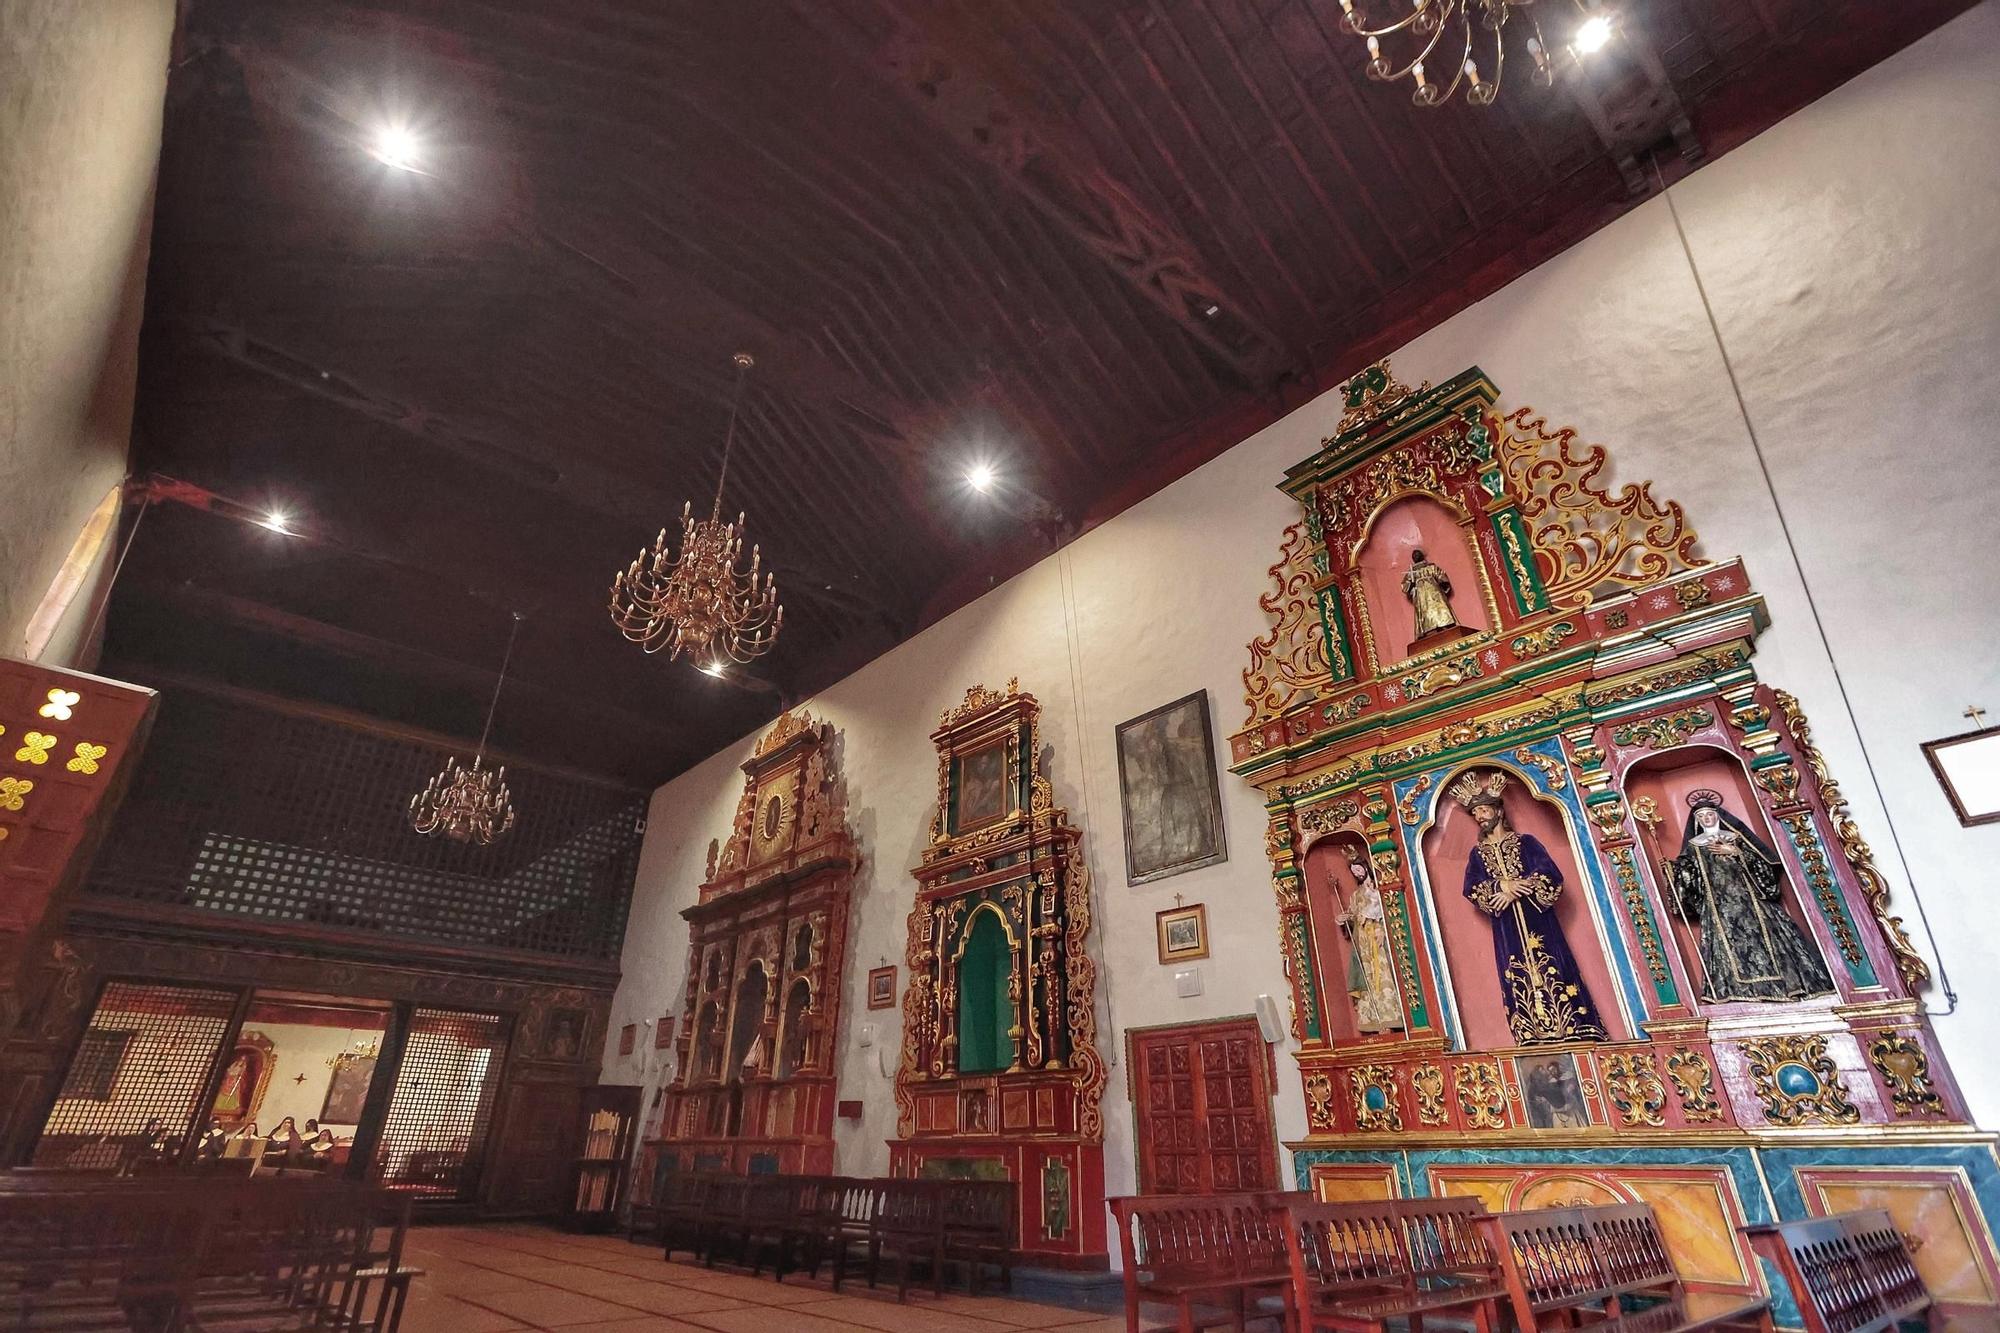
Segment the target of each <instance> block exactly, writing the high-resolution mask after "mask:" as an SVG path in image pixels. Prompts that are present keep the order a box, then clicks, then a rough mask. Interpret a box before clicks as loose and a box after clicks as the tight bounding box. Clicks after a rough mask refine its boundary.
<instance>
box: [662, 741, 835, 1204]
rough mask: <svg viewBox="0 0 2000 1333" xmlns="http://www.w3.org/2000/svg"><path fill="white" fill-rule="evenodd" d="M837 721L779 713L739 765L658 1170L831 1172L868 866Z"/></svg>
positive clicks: (692, 978) (712, 868)
mask: <svg viewBox="0 0 2000 1333" xmlns="http://www.w3.org/2000/svg"><path fill="white" fill-rule="evenodd" d="M836 745H837V740H836V737H835V734H834V732H833V729H832V728H831V727H829V726H827V725H826V724H824V723H821V722H817V721H815V720H813V719H812V718H811V717H810V716H808V715H807V714H804V713H785V714H783V715H782V716H780V717H779V718H778V720H777V722H776V723H774V724H773V725H772V727H771V730H770V731H769V732H767V733H766V734H765V735H764V737H763V738H762V739H761V740H759V741H758V742H757V746H756V748H755V750H754V751H753V752H752V754H751V756H750V758H749V759H748V760H747V761H746V762H745V763H744V765H743V773H744V784H743V795H742V797H741V799H740V800H739V801H738V802H737V806H736V818H735V820H734V822H733V823H732V825H731V827H730V831H729V836H728V838H727V839H726V840H724V841H722V842H720V843H711V844H710V846H709V861H708V868H707V873H706V875H705V877H704V882H703V884H702V886H701V891H700V895H699V897H698V899H697V901H696V902H695V904H694V906H692V907H689V908H687V909H686V910H685V911H684V912H682V913H681V915H682V916H683V917H684V918H686V920H687V922H688V925H689V930H690V936H691V942H690V944H689V948H688V978H687V994H686V996H685V999H684V1001H683V1004H682V1012H681V1019H680V1025H679V1033H678V1035H677V1037H676V1055H677V1057H678V1063H677V1065H676V1072H675V1075H674V1079H673V1082H672V1083H671V1084H670V1085H669V1086H668V1088H667V1089H666V1091H665V1094H664V1097H663V1109H662V1113H661V1116H660V1121H659V1136H658V1137H657V1138H656V1139H654V1140H651V1141H650V1142H648V1143H647V1145H646V1151H647V1154H648V1158H649V1160H648V1161H647V1162H646V1163H644V1164H642V1175H643V1176H645V1177H646V1178H650V1176H651V1173H652V1170H653V1169H654V1167H655V1164H657V1163H658V1162H660V1160H661V1159H662V1157H665V1158H671V1159H672V1160H673V1162H674V1163H675V1164H676V1165H678V1166H679V1167H680V1168H681V1169H683V1170H688V1169H706V1170H730V1171H738V1172H741V1171H783V1172H790V1173H797V1172H804V1173H808V1174H827V1173H830V1172H832V1170H833V1117H834V1110H835V1101H834V1099H835V1086H834V1078H835V1069H836V1063H837V1062H836V1056H837V1051H836V1050H835V1037H836V1034H837V1033H838V1032H839V1028H840V1001H841V990H842V986H843V984H844V981H845V977H846V966H845V960H846V956H847V922H848V899H849V896H850V894H851V892H852V889H853V884H854V871H855V868H856V866H857V864H858V862H859V853H858V852H857V850H856V847H855V842H854V836H853V834H852V833H851V832H850V831H849V830H848V827H847V799H846V791H845V787H844V785H843V784H842V782H841V781H840V778H839V776H838V773H837V772H836V768H835V762H834V751H835V748H836Z"/></svg>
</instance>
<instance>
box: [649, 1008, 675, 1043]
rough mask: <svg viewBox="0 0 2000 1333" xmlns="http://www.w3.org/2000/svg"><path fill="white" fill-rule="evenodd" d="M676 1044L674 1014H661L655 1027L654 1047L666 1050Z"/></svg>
mask: <svg viewBox="0 0 2000 1333" xmlns="http://www.w3.org/2000/svg"><path fill="white" fill-rule="evenodd" d="M673 1044H674V1016H673V1015H672V1014H661V1015H660V1021H659V1024H658V1026H656V1027H655V1028H654V1029H653V1049H654V1050H656V1051H664V1050H666V1049H667V1048H668V1047H669V1046H672V1045H673Z"/></svg>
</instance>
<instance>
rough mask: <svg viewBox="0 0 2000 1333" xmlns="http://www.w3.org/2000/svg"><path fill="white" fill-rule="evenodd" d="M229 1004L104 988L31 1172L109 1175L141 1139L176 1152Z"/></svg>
mask: <svg viewBox="0 0 2000 1333" xmlns="http://www.w3.org/2000/svg"><path fill="white" fill-rule="evenodd" d="M236 998H237V997H236V992H234V991H227V990H205V989H202V988H200V987H195V986H170V985H163V984H157V983H143V982H127V981H113V982H110V983H108V984H107V985H106V986H105V987H104V990H103V993H102V994H100V995H99V996H98V999H97V1010H96V1012H94V1013H93V1014H92V1015H91V1017H90V1027H89V1029H88V1031H87V1032H86V1034H85V1036H84V1040H83V1043H82V1045H81V1046H80V1047H79V1048H78V1049H77V1054H76V1058H75V1059H74V1060H73V1061H71V1063H70V1068H69V1074H68V1077H67V1078H65V1079H64V1081H63V1087H62V1091H61V1092H60V1093H59V1094H58V1095H57V1097H56V1104H55V1106H54V1108H53V1109H51V1110H50V1112H49V1118H48V1122H47V1123H46V1124H45V1125H44V1126H43V1127H42V1137H41V1141H40V1143H38V1144H37V1145H36V1148H35V1165H36V1166H68V1167H76V1168H79V1169H100V1170H108V1169H112V1168H115V1167H117V1166H119V1165H120V1164H121V1162H123V1161H126V1160H128V1159H129V1158H130V1157H131V1156H133V1155H135V1154H138V1153H140V1152H141V1151H142V1147H141V1141H142V1140H143V1139H145V1138H148V1137H151V1138H153V1139H155V1140H156V1141H161V1140H164V1141H170V1142H171V1145H172V1148H173V1149H178V1147H179V1145H180V1144H181V1143H183V1142H185V1141H186V1139H187V1134H188V1131H189V1129H190V1127H191V1126H192V1125H193V1124H194V1118H195V1116H196V1115H197V1114H198V1113H199V1112H200V1111H201V1110H202V1109H203V1108H202V1107H201V1105H200V1102H201V1099H202V1094H203V1093H205V1092H206V1091H207V1090H208V1079H209V1075H210V1074H211V1073H212V1072H213V1071H214V1069H215V1059H216V1056H217V1054H219V1053H220V1051H221V1049H222V1039H223V1037H224V1036H225V1035H226V1034H227V1033H228V1031H229V1019H230V1015H231V1014H232V1013H233V1012H234V1010H235V1008H236ZM155 1119H157V1120H158V1121H159V1122H160V1124H159V1126H158V1127H157V1130H156V1131H155V1133H154V1134H153V1135H150V1136H149V1135H148V1134H147V1126H148V1125H149V1124H150V1122H152V1121H153V1120H155ZM167 1155H169V1156H170V1155H171V1152H169V1153H168V1154H167Z"/></svg>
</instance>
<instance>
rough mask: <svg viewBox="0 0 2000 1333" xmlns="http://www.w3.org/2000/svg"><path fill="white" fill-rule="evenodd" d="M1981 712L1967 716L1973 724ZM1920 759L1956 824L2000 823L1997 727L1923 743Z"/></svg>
mask: <svg viewBox="0 0 2000 1333" xmlns="http://www.w3.org/2000/svg"><path fill="white" fill-rule="evenodd" d="M1981 711H1982V710H1979V709H1968V710H1967V715H1968V716H1970V717H1972V718H1973V720H1974V721H1977V720H1979V714H1980V712H1981ZM1924 758H1926V759H1928V760H1930V761H1931V772H1933V773H1935V774H1937V780H1938V785H1939V786H1941V787H1943V788H1944V796H1945V799H1946V800H1947V801H1950V802H1951V810H1952V813H1953V814H1955V815H1957V816H1958V822H1959V823H1960V824H1962V825H1963V826H1965V827H1966V828H1971V827H1972V826H1973V825H1975V824H2000V727H1987V728H1984V729H1983V730H1980V731H1968V732H1966V733H1965V734H1964V735H1962V736H1947V737H1946V738H1945V739H1943V740H1941V741H1925V742H1924Z"/></svg>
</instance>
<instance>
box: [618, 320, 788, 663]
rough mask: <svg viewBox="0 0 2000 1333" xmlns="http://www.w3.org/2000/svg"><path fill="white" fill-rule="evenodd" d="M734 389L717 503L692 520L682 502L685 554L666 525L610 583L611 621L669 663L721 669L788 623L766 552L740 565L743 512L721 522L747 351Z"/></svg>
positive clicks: (761, 647)
mask: <svg viewBox="0 0 2000 1333" xmlns="http://www.w3.org/2000/svg"><path fill="white" fill-rule="evenodd" d="M732 359H733V361H734V362H735V365H736V391H735V393H734V395H733V396H732V397H731V399H730V402H729V433H728V434H727V435H725V436H724V437H723V441H722V471H721V473H720V474H719V475H718V476H717V477H716V479H715V503H714V505H713V506H711V507H710V509H709V512H708V517H707V518H705V519H699V520H697V519H696V518H695V517H694V502H693V501H691V500H690V501H689V502H687V503H686V504H684V505H682V506H681V543H680V554H679V555H678V556H676V555H675V554H673V552H672V550H671V548H669V547H668V545H667V530H666V529H665V528H661V529H660V535H659V537H658V538H657V539H655V540H654V542H653V549H652V552H651V554H650V555H649V554H648V553H647V552H646V550H645V548H643V547H642V548H640V551H639V558H638V559H636V560H634V561H633V562H632V563H631V564H630V565H628V566H627V567H626V568H624V569H621V570H619V571H618V574H617V576H616V577H615V578H613V579H612V581H611V621H612V623H613V624H615V625H616V626H618V632H619V633H620V634H623V635H624V636H625V637H626V638H628V639H630V640H631V641H632V642H634V643H636V644H638V645H639V646H640V647H642V648H644V649H645V650H646V651H647V652H649V653H657V652H659V651H661V650H662V649H665V650H666V654H667V658H668V660H670V661H671V660H672V659H674V658H676V657H679V656H680V655H681V654H682V653H687V654H688V655H690V656H691V657H694V658H696V659H697V660H698V661H699V662H700V664H701V667H702V670H704V671H707V672H709V673H711V674H715V673H719V672H720V671H721V670H722V665H723V661H724V659H725V658H726V659H728V660H730V661H735V662H748V661H750V660H751V659H752V658H754V657H757V656H759V655H761V654H762V653H764V652H766V651H768V650H769V648H770V647H771V645H772V644H773V643H775V642H777V639H778V631H779V630H780V629H782V628H783V627H784V624H785V608H784V607H782V606H780V605H779V604H778V588H777V577H776V576H775V575H772V574H763V577H762V582H761V585H760V583H759V578H758V576H759V574H760V573H762V565H763V554H762V552H761V551H760V550H759V549H758V548H757V547H755V546H752V547H751V548H750V568H749V570H748V572H741V571H739V570H738V569H737V568H736V564H737V561H738V560H740V559H741V558H742V556H743V514H742V512H741V511H739V512H738V513H737V515H736V521H735V522H734V523H724V522H723V521H722V484H723V482H724V481H725V480H726V479H727V478H728V476H729V451H730V448H731V447H732V446H733V445H734V444H735V443H736V413H737V409H738V407H739V406H741V404H742V401H743V380H744V376H745V375H746V374H747V373H748V372H749V370H750V367H751V366H753V365H755V364H756V362H754V361H753V360H751V358H750V354H749V353H748V352H738V353H737V354H736V355H735V357H734V358H732Z"/></svg>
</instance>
